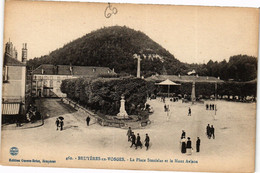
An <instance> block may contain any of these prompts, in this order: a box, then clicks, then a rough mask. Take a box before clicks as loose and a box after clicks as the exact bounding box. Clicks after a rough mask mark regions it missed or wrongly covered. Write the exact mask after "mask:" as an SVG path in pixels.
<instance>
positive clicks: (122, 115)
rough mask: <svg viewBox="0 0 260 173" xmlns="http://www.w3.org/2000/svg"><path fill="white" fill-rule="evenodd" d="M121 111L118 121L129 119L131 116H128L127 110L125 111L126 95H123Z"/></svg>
mask: <svg viewBox="0 0 260 173" xmlns="http://www.w3.org/2000/svg"><path fill="white" fill-rule="evenodd" d="M120 103H121V104H120V110H119V113H118V114H117V116H116V117H117V118H118V119H126V118H128V117H129V116H128V114H127V112H126V110H125V96H124V95H122V96H121V101H120Z"/></svg>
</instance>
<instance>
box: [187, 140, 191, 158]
mask: <svg viewBox="0 0 260 173" xmlns="http://www.w3.org/2000/svg"><path fill="white" fill-rule="evenodd" d="M186 152H187V155H191V152H192V145H191V140H190V137H188V141H187V146H186Z"/></svg>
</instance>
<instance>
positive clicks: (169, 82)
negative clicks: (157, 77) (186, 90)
mask: <svg viewBox="0 0 260 173" xmlns="http://www.w3.org/2000/svg"><path fill="white" fill-rule="evenodd" d="M157 85H181V84H177V83H175V82H173V81H171V80H169V79H166V80H165V81H162V82H160V83H157Z"/></svg>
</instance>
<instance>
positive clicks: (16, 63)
mask: <svg viewBox="0 0 260 173" xmlns="http://www.w3.org/2000/svg"><path fill="white" fill-rule="evenodd" d="M4 65H5V66H26V64H24V63H22V62H21V61H19V60H17V59H15V58H12V57H10V56H8V55H6V54H5V56H4Z"/></svg>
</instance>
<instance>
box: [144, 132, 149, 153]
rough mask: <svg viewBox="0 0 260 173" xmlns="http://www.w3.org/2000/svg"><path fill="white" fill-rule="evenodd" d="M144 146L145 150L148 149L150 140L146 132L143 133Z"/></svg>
mask: <svg viewBox="0 0 260 173" xmlns="http://www.w3.org/2000/svg"><path fill="white" fill-rule="evenodd" d="M144 141H145V147H146V150H148V148H149V142H150V137H149V136H148V134H147V133H146V135H145V140H144Z"/></svg>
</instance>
